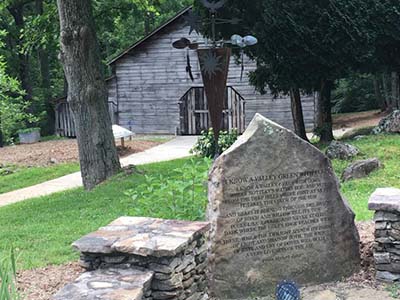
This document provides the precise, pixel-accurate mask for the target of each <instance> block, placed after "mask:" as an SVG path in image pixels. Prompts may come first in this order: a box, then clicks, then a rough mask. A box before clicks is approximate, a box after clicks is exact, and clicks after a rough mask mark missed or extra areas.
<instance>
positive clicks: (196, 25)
mask: <svg viewBox="0 0 400 300" xmlns="http://www.w3.org/2000/svg"><path fill="white" fill-rule="evenodd" d="M183 19H184V20H185V21H186V24H187V25H189V27H190V30H189V35H191V34H192V32H193V31H195V32H196V33H197V34H200V27H201V18H200V16H199V15H197V14H195V13H194V12H193V11H191V10H190V11H189V12H188V14H187V15H184V16H183Z"/></svg>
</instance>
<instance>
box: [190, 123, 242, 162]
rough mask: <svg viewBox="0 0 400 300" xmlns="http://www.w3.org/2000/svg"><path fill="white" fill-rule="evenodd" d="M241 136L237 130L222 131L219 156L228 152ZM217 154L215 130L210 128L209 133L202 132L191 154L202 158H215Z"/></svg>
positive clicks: (219, 141)
mask: <svg viewBox="0 0 400 300" xmlns="http://www.w3.org/2000/svg"><path fill="white" fill-rule="evenodd" d="M238 137H239V134H238V131H237V129H232V130H231V131H221V132H220V135H219V140H218V151H219V153H218V154H221V153H222V152H224V151H226V150H228V148H229V147H230V146H232V145H233V143H234V142H235V141H236V140H237V139H238ZM216 152H217V147H216V144H215V138H214V130H213V129H212V128H210V129H209V130H208V131H206V130H204V131H202V132H201V136H200V137H199V139H198V141H197V143H196V145H195V146H194V147H193V149H192V150H191V153H193V154H196V155H200V156H202V157H208V158H214V156H215V154H216Z"/></svg>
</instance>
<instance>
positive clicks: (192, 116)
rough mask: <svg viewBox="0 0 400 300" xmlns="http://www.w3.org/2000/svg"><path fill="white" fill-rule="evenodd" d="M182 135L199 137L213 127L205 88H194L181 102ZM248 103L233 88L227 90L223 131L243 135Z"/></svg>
mask: <svg viewBox="0 0 400 300" xmlns="http://www.w3.org/2000/svg"><path fill="white" fill-rule="evenodd" d="M179 105H180V134H182V135H198V134H200V133H201V131H203V130H207V129H208V128H210V127H211V121H210V117H209V113H208V105H207V97H206V95H205V91H204V88H203V87H192V88H190V89H189V90H188V91H187V92H186V93H185V95H184V96H183V97H182V98H181V99H180V101H179ZM245 105H246V101H245V100H244V98H243V97H242V96H241V95H240V94H239V93H238V91H236V90H235V89H234V88H233V87H231V86H229V87H227V89H226V97H225V102H224V111H223V119H222V129H224V130H231V129H237V130H238V131H239V133H243V132H244V130H245V127H246V119H245V116H246V114H245Z"/></svg>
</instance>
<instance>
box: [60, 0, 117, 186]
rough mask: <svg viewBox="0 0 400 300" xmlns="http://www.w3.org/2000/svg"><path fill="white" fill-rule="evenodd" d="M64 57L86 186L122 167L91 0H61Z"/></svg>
mask: <svg viewBox="0 0 400 300" xmlns="http://www.w3.org/2000/svg"><path fill="white" fill-rule="evenodd" d="M57 6H58V13H59V17H60V30H61V35H60V36H61V60H62V62H63V66H64V72H65V76H66V78H67V81H68V102H69V103H70V105H71V109H72V112H73V115H74V120H75V126H76V132H77V139H78V146H79V158H80V164H81V172H82V178H83V184H84V187H85V188H86V189H87V190H90V189H92V188H93V187H95V186H96V185H97V184H99V183H101V182H103V181H104V180H106V179H107V178H108V177H110V176H113V175H114V174H116V173H117V172H118V171H119V170H120V163H119V159H118V155H117V150H116V146H115V140H114V137H113V133H112V125H111V118H110V115H109V113H108V106H107V90H106V86H105V81H104V74H103V72H102V67H101V60H100V54H99V53H100V52H99V46H98V42H97V37H96V32H95V25H94V20H93V15H92V6H91V1H90V0H57Z"/></svg>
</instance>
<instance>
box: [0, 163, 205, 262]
mask: <svg viewBox="0 0 400 300" xmlns="http://www.w3.org/2000/svg"><path fill="white" fill-rule="evenodd" d="M195 160H196V161H200V162H201V163H202V164H203V168H204V169H203V170H206V169H207V168H208V163H206V162H205V161H203V160H202V159H197V158H195ZM189 161H190V159H182V160H175V161H169V162H162V163H156V164H151V165H144V166H138V167H137V169H138V172H135V173H134V174H132V175H125V174H123V173H122V174H119V175H117V176H116V177H114V178H112V179H110V180H109V181H107V182H105V183H104V184H101V185H99V186H98V187H96V188H95V189H94V190H93V191H90V192H86V191H84V190H83V188H78V189H74V190H69V191H65V192H62V193H57V194H52V195H49V196H45V197H41V198H37V199H31V200H29V201H24V202H20V203H16V204H13V205H8V206H5V207H0V228H1V230H0V256H3V255H4V254H5V253H6V252H7V248H6V245H9V244H11V243H12V244H13V245H14V247H15V248H16V249H19V252H20V253H21V255H20V257H19V259H18V265H19V267H20V268H23V269H31V268H35V267H44V266H47V265H49V264H63V263H66V262H69V261H73V260H77V259H78V258H79V256H78V254H77V253H76V252H75V251H73V250H72V248H71V243H72V242H74V241H76V240H77V239H79V238H81V237H82V236H83V235H85V234H87V233H89V232H92V231H95V230H97V229H98V228H99V227H102V226H104V225H106V224H108V223H110V222H112V221H113V220H115V219H117V218H119V217H121V216H126V215H133V209H134V210H135V212H136V214H135V215H134V216H144V217H157V216H161V217H163V218H165V219H179V220H189V219H190V218H192V217H193V216H195V215H198V216H199V215H203V214H204V204H205V203H206V202H207V197H206V196H205V195H204V198H203V199H199V201H198V202H196V203H195V205H196V206H195V207H193V208H192V209H193V212H190V213H188V215H184V214H183V213H182V212H176V213H175V212H173V211H172V210H170V209H168V210H163V209H164V205H165V200H164V198H152V199H149V200H148V201H147V202H142V203H141V205H142V206H141V207H140V209H139V207H133V204H132V197H130V196H126V195H124V191H127V190H129V189H133V188H134V187H138V186H140V185H141V184H143V183H145V180H146V179H145V177H144V176H143V173H144V174H146V175H148V176H158V175H160V174H162V175H164V177H166V176H167V174H170V173H171V170H174V169H177V168H181V167H182V166H183V165H185V164H186V163H188V162H189ZM10 176H12V175H10ZM5 178H7V176H6V177H5ZM1 180H2V179H1ZM1 180H0V182H1ZM192 204H193V203H192ZM192 204H191V205H192ZM148 206H151V207H152V213H153V214H151V215H149V214H148V211H149V209H148ZM200 211H203V213H201V214H200ZM198 220H199V221H200V220H204V219H200V218H199V219H198Z"/></svg>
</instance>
